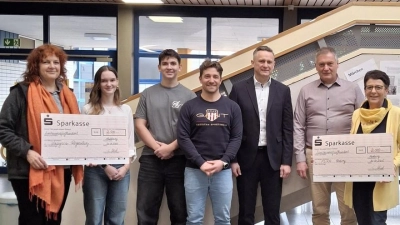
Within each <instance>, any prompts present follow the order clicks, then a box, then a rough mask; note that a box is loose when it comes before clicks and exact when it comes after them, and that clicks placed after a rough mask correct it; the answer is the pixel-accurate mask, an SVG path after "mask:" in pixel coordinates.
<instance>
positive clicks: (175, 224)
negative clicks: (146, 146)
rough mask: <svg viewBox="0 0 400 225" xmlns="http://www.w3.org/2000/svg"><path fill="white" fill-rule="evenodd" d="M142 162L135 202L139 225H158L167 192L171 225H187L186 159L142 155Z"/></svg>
mask: <svg viewBox="0 0 400 225" xmlns="http://www.w3.org/2000/svg"><path fill="white" fill-rule="evenodd" d="M139 162H140V168H139V175H138V182H137V185H138V188H137V201H136V210H137V217H138V224H139V225H157V222H158V218H159V210H160V206H161V201H162V198H163V195H164V189H165V192H166V195H167V203H168V208H169V211H170V220H171V225H184V224H185V223H186V216H187V214H186V202H185V189H184V186H183V182H184V181H183V179H184V176H183V174H184V170H185V164H186V158H185V156H183V155H178V156H174V157H172V158H171V159H167V160H161V159H159V158H158V157H157V156H155V155H142V156H141V157H140V159H139Z"/></svg>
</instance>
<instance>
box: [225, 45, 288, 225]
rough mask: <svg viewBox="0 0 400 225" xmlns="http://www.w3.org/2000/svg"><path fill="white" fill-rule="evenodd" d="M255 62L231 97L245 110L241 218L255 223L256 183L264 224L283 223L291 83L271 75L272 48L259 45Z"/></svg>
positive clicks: (237, 170)
mask: <svg viewBox="0 0 400 225" xmlns="http://www.w3.org/2000/svg"><path fill="white" fill-rule="evenodd" d="M251 64H252V65H253V67H254V76H253V77H251V78H250V79H248V80H245V81H242V82H240V83H238V84H235V85H233V88H232V91H231V93H230V95H229V97H230V98H231V99H232V100H233V101H235V102H236V103H237V104H238V105H239V106H240V108H241V110H242V119H243V138H242V143H241V146H240V149H239V151H238V153H237V157H236V159H237V163H232V165H231V168H232V172H233V174H234V175H235V176H236V180H237V190H238V195H239V224H240V225H254V212H255V205H256V199H257V188H258V183H260V185H261V196H262V204H263V212H264V220H265V224H268V225H279V224H280V217H279V208H280V202H281V194H282V178H287V177H288V176H289V174H290V168H291V164H292V155H293V109H292V101H291V97H290V89H289V87H287V86H286V85H284V84H282V83H280V82H278V81H276V80H274V79H272V78H271V74H272V72H273V70H274V66H275V56H274V53H273V51H272V50H271V49H270V48H269V47H267V46H260V47H258V48H256V50H255V51H254V53H253V60H252V61H251Z"/></svg>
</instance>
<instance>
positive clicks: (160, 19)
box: [149, 16, 183, 23]
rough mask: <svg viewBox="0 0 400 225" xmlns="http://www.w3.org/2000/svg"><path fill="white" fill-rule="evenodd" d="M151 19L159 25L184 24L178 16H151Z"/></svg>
mask: <svg viewBox="0 0 400 225" xmlns="http://www.w3.org/2000/svg"><path fill="white" fill-rule="evenodd" d="M149 19H151V20H152V21H153V22H157V23H183V19H182V18H181V17H177V16H149Z"/></svg>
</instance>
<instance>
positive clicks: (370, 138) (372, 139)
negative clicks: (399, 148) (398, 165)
mask: <svg viewBox="0 0 400 225" xmlns="http://www.w3.org/2000/svg"><path fill="white" fill-rule="evenodd" d="M312 143H313V146H312V153H313V180H314V182H346V181H353V182H357V181H393V178H394V164H393V152H392V151H395V149H393V136H392V135H391V134H386V133H381V134H345V135H322V136H314V137H313V142H312Z"/></svg>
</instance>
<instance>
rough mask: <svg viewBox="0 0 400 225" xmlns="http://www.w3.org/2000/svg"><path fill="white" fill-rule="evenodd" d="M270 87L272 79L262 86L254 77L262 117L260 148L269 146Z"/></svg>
mask: <svg viewBox="0 0 400 225" xmlns="http://www.w3.org/2000/svg"><path fill="white" fill-rule="evenodd" d="M270 85H271V78H269V80H268V82H267V83H265V84H261V83H260V82H258V81H257V80H256V77H255V76H254V86H255V88H256V97H257V105H258V114H259V115H260V137H259V139H258V146H267V106H268V97H269V86H270Z"/></svg>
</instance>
